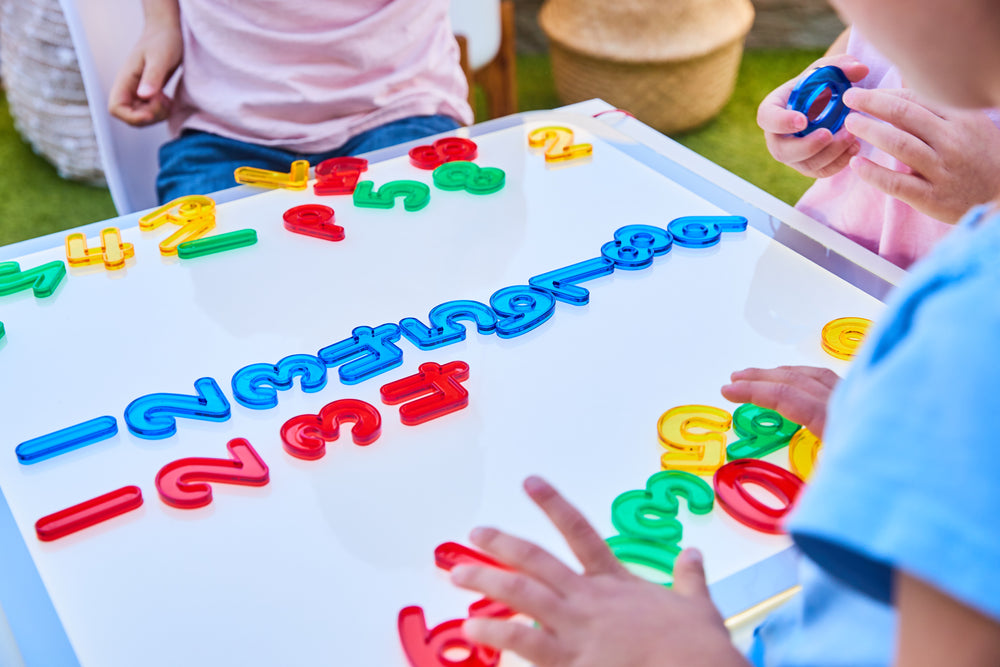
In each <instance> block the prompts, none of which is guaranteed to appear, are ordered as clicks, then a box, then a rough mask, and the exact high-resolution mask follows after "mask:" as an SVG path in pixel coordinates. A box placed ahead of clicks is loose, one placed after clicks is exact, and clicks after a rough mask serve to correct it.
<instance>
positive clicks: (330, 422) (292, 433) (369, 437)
mask: <svg viewBox="0 0 1000 667" xmlns="http://www.w3.org/2000/svg"><path fill="white" fill-rule="evenodd" d="M344 422H354V426H353V427H352V428H351V438H352V439H353V440H354V444H356V445H361V446H366V445H370V444H372V443H373V442H375V441H376V440H378V438H379V436H380V435H382V415H381V413H379V411H378V408H376V407H375V406H374V405H372V404H371V403H366V402H365V401H361V400H358V399H356V398H342V399H340V400H336V401H333V402H332V403H327V404H326V405H324V406H323V407H322V408H320V411H319V414H318V415H299V416H297V417H292V418H291V419H289V420H288V421H286V422H285V423H284V425H283V426H282V427H281V442H282V445H283V446H284V448H285V451H286V452H288V453H289V454H291V455H292V456H294V457H296V458H300V459H305V460H307V461H315V460H316V459H321V458H323V456H324V455H325V454H326V443H327V442H333V441H334V440H336V439H337V438H339V437H340V425H341V424H342V423H344Z"/></svg>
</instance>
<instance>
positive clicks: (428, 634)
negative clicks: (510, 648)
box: [399, 607, 500, 667]
mask: <svg viewBox="0 0 1000 667" xmlns="http://www.w3.org/2000/svg"><path fill="white" fill-rule="evenodd" d="M462 622H463V619H460V618H456V619H454V620H451V621H445V622H444V623H442V624H440V625H438V626H436V627H435V628H434V629H433V630H428V629H427V622H426V621H425V620H424V610H423V609H421V608H420V607H406V608H405V609H403V610H401V611H400V612H399V640H400V642H402V644H403V651H405V652H406V658H407V660H409V661H410V665H412V667H496V665H497V664H498V663H499V662H500V653H499V651H495V650H493V649H491V648H489V647H486V646H477V645H474V644H470V643H469V642H468V641H467V640H466V639H465V635H463V634H462ZM449 649H465V650H466V651H468V656H467V657H463V658H461V659H460V660H450V659H449V658H448V657H447V656H445V651H447V650H449Z"/></svg>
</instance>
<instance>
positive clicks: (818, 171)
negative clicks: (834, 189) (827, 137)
mask: <svg viewBox="0 0 1000 667" xmlns="http://www.w3.org/2000/svg"><path fill="white" fill-rule="evenodd" d="M860 150H861V146H860V145H859V144H858V143H857V142H854V143H853V144H851V145H849V146H848V147H847V148H846V149H843V150H839V151H830V152H829V153H828V154H827V155H825V156H823V158H822V159H816V160H812V161H810V162H809V163H800V164H797V165H795V164H793V165H790V166H791V167H793V168H795V169H796V170H797V171H799V172H800V173H803V174H806V175H808V176H811V177H812V178H829V177H830V176H834V175H836V174H839V173H840V172H841V171H843V170H844V169H846V168H847V165H848V164H850V162H851V158H852V157H854V156H855V155H857V154H858V153H859V152H860ZM831 155H832V156H833V159H832V160H830V161H829V162H827V161H826V159H827V158H829V157H830V156H831Z"/></svg>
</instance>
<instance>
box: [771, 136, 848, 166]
mask: <svg viewBox="0 0 1000 667" xmlns="http://www.w3.org/2000/svg"><path fill="white" fill-rule="evenodd" d="M765 140H766V141H767V148H768V150H769V151H770V152H771V155H772V156H774V159H775V160H777V161H778V162H782V163H784V164H787V165H793V164H797V163H800V162H803V161H804V160H808V159H810V158H813V157H815V156H816V155H818V154H819V153H821V152H822V151H823V150H824V149H826V148H828V147H829V146H830V145H831V144H832V143H833V141H834V138H833V135H832V134H831V133H830V130H827V129H825V128H822V129H819V130H816V131H815V132H810V133H809V134H807V135H806V136H804V137H796V136H795V135H791V134H785V135H779V134H769V135H766V136H765Z"/></svg>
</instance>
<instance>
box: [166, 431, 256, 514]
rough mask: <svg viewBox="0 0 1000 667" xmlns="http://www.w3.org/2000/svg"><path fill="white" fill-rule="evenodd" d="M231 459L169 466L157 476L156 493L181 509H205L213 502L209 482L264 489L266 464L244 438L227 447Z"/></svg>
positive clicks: (183, 461)
mask: <svg viewBox="0 0 1000 667" xmlns="http://www.w3.org/2000/svg"><path fill="white" fill-rule="evenodd" d="M226 448H227V449H229V453H230V454H232V456H233V458H231V459H208V458H200V457H192V458H187V459H178V460H176V461H174V462H173V463H168V464H167V465H165V466H163V468H162V469H161V470H160V472H158V473H157V474H156V490H157V491H159V492H160V498H162V499H163V502H165V503H167V504H168V505H173V506H174V507H179V508H180V509H194V508H195V507H204V506H205V505H208V504H209V503H210V502H212V487H211V486H209V485H208V484H207V482H221V483H223V484H242V485H246V486H264V485H265V484H267V482H268V480H269V479H270V475H269V474H268V470H267V465H265V464H264V461H263V460H261V458H260V456H259V455H258V454H257V452H256V450H254V448H253V447H251V446H250V443H249V442H247V441H246V440H245V439H244V438H233V439H232V440H230V441H229V442H228V443H227V444H226Z"/></svg>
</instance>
